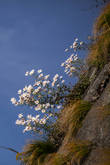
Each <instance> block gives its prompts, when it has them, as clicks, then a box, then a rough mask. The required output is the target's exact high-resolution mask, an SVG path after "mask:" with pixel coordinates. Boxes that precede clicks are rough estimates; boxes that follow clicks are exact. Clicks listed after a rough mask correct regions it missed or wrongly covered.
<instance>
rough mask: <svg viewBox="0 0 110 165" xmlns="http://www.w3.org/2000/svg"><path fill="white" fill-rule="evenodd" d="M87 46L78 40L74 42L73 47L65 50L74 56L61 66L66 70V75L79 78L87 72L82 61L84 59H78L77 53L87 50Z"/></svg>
mask: <svg viewBox="0 0 110 165" xmlns="http://www.w3.org/2000/svg"><path fill="white" fill-rule="evenodd" d="M86 46H87V45H86V44H85V43H84V42H82V41H80V42H79V40H78V38H76V39H75V40H74V42H73V44H72V45H70V47H69V48H66V49H65V52H71V51H72V54H71V55H70V57H69V58H68V59H67V60H66V61H65V62H63V63H62V64H61V67H64V68H65V70H64V71H65V73H66V74H68V75H69V76H77V77H78V76H79V75H80V74H81V72H84V70H85V68H86V67H85V64H84V62H83V61H82V59H80V58H79V57H78V54H77V52H78V51H79V50H82V49H85V48H86Z"/></svg>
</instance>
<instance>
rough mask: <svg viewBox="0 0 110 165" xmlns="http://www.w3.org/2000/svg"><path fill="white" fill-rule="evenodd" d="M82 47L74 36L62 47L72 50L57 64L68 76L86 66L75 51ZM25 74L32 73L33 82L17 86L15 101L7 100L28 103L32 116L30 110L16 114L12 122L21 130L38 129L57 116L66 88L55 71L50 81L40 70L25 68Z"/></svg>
mask: <svg viewBox="0 0 110 165" xmlns="http://www.w3.org/2000/svg"><path fill="white" fill-rule="evenodd" d="M86 46H87V45H86V44H85V43H84V42H82V41H81V42H79V40H78V39H77V38H76V39H75V40H74V42H73V44H72V45H71V46H70V47H69V48H66V49H65V52H68V51H69V52H71V51H72V54H71V55H70V57H69V58H68V59H67V60H66V61H65V62H63V63H62V64H61V66H62V67H64V68H65V73H66V74H68V75H69V76H71V77H72V76H74V75H75V76H79V75H80V74H81V73H82V71H84V70H85V69H86V68H85V64H84V62H83V61H82V60H81V59H80V58H79V57H78V54H77V52H78V50H82V49H85V48H86ZM25 76H26V77H28V76H33V77H34V79H35V81H34V83H33V84H29V85H26V86H25V87H24V88H23V89H19V90H18V97H19V98H18V100H17V99H16V98H11V102H12V104H14V105H15V106H21V105H25V106H29V107H30V108H32V109H34V114H35V115H32V114H33V111H32V113H31V114H28V115H27V116H24V115H23V113H20V114H19V115H18V119H17V120H16V124H17V125H22V126H24V130H23V132H27V131H35V132H36V131H37V132H41V130H42V129H47V127H48V126H49V125H48V123H52V122H54V121H55V119H56V118H57V115H58V112H59V111H58V110H59V109H61V108H62V107H63V105H64V104H65V101H66V98H67V96H68V94H69V92H70V87H69V86H68V85H65V80H64V79H63V77H62V76H60V75H58V74H56V75H55V76H54V77H53V78H52V80H51V79H50V75H49V74H48V75H44V73H43V71H42V70H41V69H39V70H37V71H35V70H34V69H32V70H31V71H27V72H26V73H25Z"/></svg>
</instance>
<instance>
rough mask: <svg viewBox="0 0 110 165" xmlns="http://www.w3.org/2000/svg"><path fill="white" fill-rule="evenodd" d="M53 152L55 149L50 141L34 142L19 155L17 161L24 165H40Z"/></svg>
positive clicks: (26, 146)
mask: <svg viewBox="0 0 110 165" xmlns="http://www.w3.org/2000/svg"><path fill="white" fill-rule="evenodd" d="M53 152H55V148H54V146H53V144H51V143H50V142H49V141H37V140H34V141H32V142H31V143H30V144H27V145H25V147H24V149H23V152H21V153H18V154H17V156H16V159H17V160H19V161H20V162H21V164H24V165H40V164H41V163H42V162H43V161H44V159H45V157H46V156H47V155H48V154H50V153H53Z"/></svg>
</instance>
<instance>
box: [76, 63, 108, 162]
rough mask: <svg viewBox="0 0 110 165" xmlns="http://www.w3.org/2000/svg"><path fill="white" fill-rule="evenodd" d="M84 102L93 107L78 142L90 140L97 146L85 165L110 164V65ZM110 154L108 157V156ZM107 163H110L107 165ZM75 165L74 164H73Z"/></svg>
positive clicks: (89, 91) (93, 83)
mask: <svg viewBox="0 0 110 165" xmlns="http://www.w3.org/2000/svg"><path fill="white" fill-rule="evenodd" d="M84 100H87V101H92V102H93V106H92V108H91V110H90V111H89V112H88V114H87V116H86V117H85V119H84V121H83V125H82V127H81V128H80V130H79V131H78V133H77V135H76V139H78V140H89V141H91V142H92V143H93V144H95V148H94V149H93V150H92V151H91V153H90V154H89V156H88V157H87V159H86V161H85V162H84V163H83V164H84V165H97V164H98V165H109V164H110V106H108V107H107V108H106V106H107V105H109V104H110V63H108V64H106V65H105V67H104V68H103V69H102V71H101V72H100V73H99V74H98V75H97V78H96V79H95V80H94V82H92V84H91V85H90V86H89V88H88V91H87V94H86V96H85V97H84ZM107 154H108V155H107ZM106 162H109V164H107V163H106ZM73 164H74V163H73Z"/></svg>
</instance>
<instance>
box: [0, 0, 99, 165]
mask: <svg viewBox="0 0 110 165" xmlns="http://www.w3.org/2000/svg"><path fill="white" fill-rule="evenodd" d="M92 5H94V3H93V0H83V1H82V0H77V1H76V0H0V131H1V134H0V145H3V146H8V147H12V148H14V149H16V150H18V151H20V150H21V148H22V147H23V145H24V144H25V142H26V141H27V140H29V139H30V138H32V137H30V135H28V134H23V133H22V128H19V127H17V126H16V125H15V120H16V118H17V115H18V113H20V112H22V110H23V108H16V107H14V106H13V105H11V103H10V98H11V97H15V96H16V93H17V91H18V89H20V88H23V87H24V85H25V84H26V83H27V80H26V78H25V76H24V74H25V72H26V71H27V70H30V69H33V68H34V69H39V68H41V69H43V70H44V71H45V73H50V74H52V75H53V74H55V73H59V72H60V73H61V72H62V71H63V70H62V69H61V67H60V63H62V62H63V61H64V60H65V58H66V57H65V54H64V48H65V47H67V46H69V45H70V44H71V43H72V42H73V40H74V38H76V37H78V38H79V39H81V40H86V39H87V36H88V35H90V34H91V30H92V24H93V22H94V20H95V18H96V16H97V15H98V12H99V9H96V8H94V9H90V10H88V9H89V8H90V7H91V6H92ZM86 9H87V10H86ZM7 164H11V165H17V164H18V163H17V162H16V159H15V154H14V153H11V152H9V151H5V150H0V165H7Z"/></svg>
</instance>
